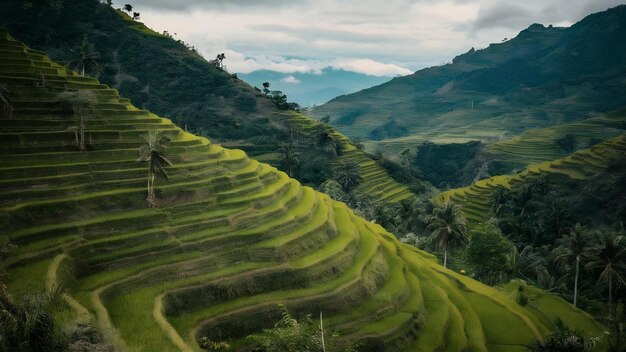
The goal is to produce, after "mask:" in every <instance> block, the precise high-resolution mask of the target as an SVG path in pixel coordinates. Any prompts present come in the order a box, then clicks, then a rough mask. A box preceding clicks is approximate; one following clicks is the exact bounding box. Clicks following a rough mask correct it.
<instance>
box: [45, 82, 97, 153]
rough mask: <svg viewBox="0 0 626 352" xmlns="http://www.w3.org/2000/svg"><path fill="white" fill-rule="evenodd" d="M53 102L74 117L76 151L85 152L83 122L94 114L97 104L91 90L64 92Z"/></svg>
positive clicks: (94, 94)
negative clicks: (58, 103) (59, 104)
mask: <svg viewBox="0 0 626 352" xmlns="http://www.w3.org/2000/svg"><path fill="white" fill-rule="evenodd" d="M55 100H56V101H57V102H60V103H61V106H62V108H63V109H65V110H70V111H71V112H72V113H73V114H74V116H75V117H76V123H77V125H76V130H75V133H76V144H77V146H78V150H80V151H85V150H87V143H86V141H85V120H86V119H88V118H90V117H92V116H93V115H94V113H95V110H94V105H95V104H96V103H97V102H98V98H97V96H96V93H95V92H94V91H93V90H88V89H81V90H77V91H65V92H61V93H59V94H58V95H57V96H56V98H55Z"/></svg>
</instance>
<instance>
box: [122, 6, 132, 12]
mask: <svg viewBox="0 0 626 352" xmlns="http://www.w3.org/2000/svg"><path fill="white" fill-rule="evenodd" d="M124 11H126V12H128V13H131V12H132V11H133V5H131V4H126V5H124Z"/></svg>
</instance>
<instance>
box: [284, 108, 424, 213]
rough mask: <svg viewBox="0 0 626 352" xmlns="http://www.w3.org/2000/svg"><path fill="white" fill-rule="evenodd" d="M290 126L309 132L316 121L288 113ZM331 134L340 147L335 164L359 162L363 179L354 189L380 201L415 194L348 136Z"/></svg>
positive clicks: (397, 199)
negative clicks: (351, 141) (347, 161)
mask: <svg viewBox="0 0 626 352" xmlns="http://www.w3.org/2000/svg"><path fill="white" fill-rule="evenodd" d="M290 122H291V126H292V127H293V128H294V129H296V130H299V131H301V132H302V133H303V134H305V135H306V134H310V133H311V132H310V131H311V130H313V129H314V128H315V127H316V125H317V124H318V123H317V122H315V121H313V120H311V119H310V118H308V117H305V116H302V115H301V114H295V113H294V114H290ZM331 131H332V134H333V136H334V138H335V140H336V141H337V143H338V144H339V146H340V147H341V154H340V155H339V156H338V157H337V158H336V159H335V160H334V161H333V163H334V164H335V165H336V164H338V163H340V162H342V161H346V160H353V161H356V162H357V163H358V164H359V167H360V171H361V176H362V177H363V180H362V181H361V182H360V183H359V185H358V186H357V187H356V191H357V192H359V193H361V194H363V195H367V196H369V197H371V198H372V199H375V200H378V201H382V202H389V203H394V202H399V201H401V200H403V199H407V198H410V197H412V196H415V194H413V192H411V191H410V190H409V189H408V188H407V187H406V186H404V185H402V184H400V183H398V182H396V181H395V180H394V179H393V178H391V177H390V176H389V174H388V173H387V171H385V169H383V168H382V167H381V166H380V165H378V164H377V163H376V161H374V160H373V159H371V158H370V157H368V156H367V155H366V154H365V153H363V151H361V150H360V149H358V148H357V147H355V146H354V145H353V144H352V143H350V141H349V139H348V137H346V136H344V135H343V134H341V133H339V132H337V131H336V130H334V129H332V128H331Z"/></svg>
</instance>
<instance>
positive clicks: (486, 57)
mask: <svg viewBox="0 0 626 352" xmlns="http://www.w3.org/2000/svg"><path fill="white" fill-rule="evenodd" d="M624 37H626V5H621V6H617V7H615V8H612V9H609V10H607V11H605V12H600V13H596V14H592V15H589V16H588V17H586V18H584V19H583V20H581V21H580V22H578V23H576V24H574V25H572V26H571V27H568V28H556V27H552V26H549V27H544V26H543V25H540V24H533V25H531V26H530V27H528V28H527V29H525V30H523V31H521V32H520V33H519V35H518V36H517V37H515V38H513V39H511V40H508V41H505V42H502V43H495V44H491V45H490V46H489V47H487V48H485V49H482V50H474V49H473V48H472V49H471V50H469V51H468V52H466V53H465V54H462V55H459V56H457V57H455V58H454V59H453V60H452V63H450V64H447V65H443V66H437V67H430V68H426V69H423V70H420V71H417V72H416V73H414V74H412V75H409V76H404V77H399V78H394V79H392V80H391V81H389V82H387V83H384V84H382V85H379V86H376V87H372V88H369V89H365V90H363V91H360V92H357V93H354V94H350V95H346V96H341V97H337V98H335V99H333V100H332V101H330V102H328V103H327V104H324V105H322V106H319V107H316V108H315V109H314V111H313V115H314V116H317V117H320V116H326V115H330V116H331V123H333V124H334V125H335V126H336V127H337V128H338V129H339V130H340V131H342V132H344V133H346V134H347V135H348V136H350V137H362V138H369V139H371V140H375V141H382V142H381V143H382V144H385V145H388V146H390V147H392V148H394V146H395V145H398V146H399V147H397V148H395V149H396V150H399V149H400V148H404V147H406V146H415V145H417V144H419V143H421V142H424V141H432V142H435V143H464V142H468V141H486V142H489V141H497V140H498V139H500V138H502V137H507V136H514V135H517V134H519V133H522V132H524V131H526V130H528V129H531V128H541V127H547V126H551V125H555V124H560V123H566V122H572V121H577V120H581V119H584V118H587V117H589V116H590V114H594V113H598V112H608V111H612V110H615V109H618V108H621V107H623V106H625V105H626V96H625V95H624V94H621V92H622V91H623V89H624V86H625V84H626V70H625V67H626V42H625V41H624V40H622V38H624Z"/></svg>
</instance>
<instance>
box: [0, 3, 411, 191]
mask: <svg viewBox="0 0 626 352" xmlns="http://www.w3.org/2000/svg"><path fill="white" fill-rule="evenodd" d="M54 3H55V4H58V5H60V6H61V7H60V8H57V7H54V6H52V4H50V3H49V2H46V1H37V2H34V3H32V6H26V5H25V3H23V2H19V1H11V2H3V3H2V4H0V26H3V27H5V28H7V29H8V30H9V31H10V32H12V33H14V34H15V35H16V36H19V37H18V39H19V40H22V41H24V42H26V43H28V44H29V45H30V46H31V47H33V48H37V49H39V50H42V51H45V52H47V53H48V54H49V55H50V57H52V58H53V59H54V60H56V61H58V62H62V63H64V64H65V63H66V64H68V65H69V67H71V68H78V69H79V70H81V71H82V70H83V68H84V69H85V74H91V75H94V76H95V75H97V77H98V78H99V79H100V80H101V81H102V82H103V83H105V84H107V85H109V86H110V87H113V88H115V89H117V90H119V91H120V92H121V94H123V95H124V96H125V97H128V98H130V100H131V102H132V103H133V104H134V105H135V106H137V107H140V108H141V109H149V110H151V111H153V112H155V113H156V114H159V115H160V116H168V117H170V118H171V120H173V121H174V122H175V123H176V124H178V125H179V126H181V127H183V129H184V130H185V131H187V132H192V133H195V134H197V135H199V136H201V137H210V138H211V139H212V140H213V141H214V142H216V143H220V144H221V145H223V146H225V147H229V148H238V149H241V150H243V151H245V152H246V154H247V155H250V156H251V157H254V158H255V159H258V160H260V161H264V162H267V163H270V164H272V165H273V166H276V167H279V168H280V169H282V170H283V171H286V172H288V173H289V174H290V175H291V176H293V177H294V178H296V179H298V180H299V181H300V182H302V183H304V184H306V185H309V186H313V187H318V186H319V185H320V184H321V183H322V182H324V181H326V180H327V179H329V178H331V177H332V174H333V167H334V166H335V165H338V162H330V161H329V157H328V156H329V155H335V154H336V155H338V156H340V157H342V156H343V155H342V152H344V151H346V152H347V153H348V154H346V156H345V158H354V159H355V160H356V161H357V162H358V163H359V164H360V165H361V167H362V170H363V172H364V175H362V176H363V179H364V180H365V181H364V182H362V185H361V187H359V188H360V191H362V192H361V193H362V194H367V195H368V196H369V197H371V198H372V200H373V201H376V202H397V201H399V200H401V199H406V198H408V197H411V196H413V195H414V194H412V192H411V191H410V190H408V189H407V188H406V187H404V186H403V185H402V184H400V183H399V182H397V181H394V179H392V178H390V177H389V175H386V173H387V172H386V171H385V170H384V169H381V168H378V167H368V168H365V167H364V166H365V165H364V164H367V163H368V162H369V161H371V159H370V158H369V157H368V156H367V155H365V154H364V153H363V152H361V151H360V150H358V149H356V148H354V146H353V145H351V144H350V141H349V140H348V139H347V138H346V137H345V136H342V135H341V134H339V133H338V132H336V131H335V130H334V129H332V128H330V127H328V126H326V125H323V126H322V125H320V124H318V123H317V122H316V121H314V120H312V119H309V118H307V117H305V116H303V115H302V114H300V113H299V112H297V111H295V110H294V109H296V110H297V109H298V107H297V106H295V105H294V104H292V103H288V102H287V97H286V96H285V95H284V94H283V93H282V92H280V91H271V90H270V89H269V85H268V86H267V87H264V90H263V91H261V90H260V89H259V90H257V89H255V88H254V87H251V86H249V85H248V84H246V83H245V82H243V81H241V80H239V79H237V78H236V76H234V75H231V74H229V73H228V72H227V71H226V70H225V65H226V64H227V62H228V58H226V56H225V55H223V53H221V54H217V56H216V57H215V59H212V60H205V59H204V58H203V57H201V56H200V54H199V53H198V52H197V50H196V49H195V48H194V47H193V46H191V45H189V44H187V43H184V42H183V41H181V40H177V39H175V38H174V37H172V35H171V34H170V33H168V32H164V33H163V34H160V33H156V32H154V31H152V30H150V29H149V28H147V27H146V26H144V25H143V24H142V23H141V22H139V21H138V20H136V19H133V18H131V17H130V16H129V14H131V15H132V14H133V12H134V11H133V9H132V6H131V9H130V10H128V9H126V11H123V10H114V9H113V8H112V7H111V6H108V5H106V4H103V3H101V2H100V1H98V0H85V1H80V2H78V3H75V2H72V3H70V2H69V1H67V0H61V1H58V2H57V1H55V2H54ZM120 5H121V4H120ZM135 11H136V10H135ZM127 13H128V14H127ZM41 33H46V35H45V36H44V35H41ZM72 48H73V49H72ZM77 59H78V60H77ZM100 68H101V70H100ZM155 72H158V73H159V74H155ZM37 73H39V72H37ZM37 77H39V78H41V77H45V76H41V75H39V74H37ZM0 96H1V95H0ZM0 102H2V100H1V99H0ZM0 104H2V105H3V106H6V104H3V103H0ZM0 107H2V106H0ZM320 132H323V133H325V134H326V135H327V137H331V138H326V139H323V140H320V139H319V138H318V137H320V136H322V137H323V133H320ZM285 142H287V144H291V145H292V150H293V151H294V152H297V153H300V161H301V163H300V164H299V165H298V168H297V169H294V168H293V166H292V163H285V160H284V158H283V157H284V153H283V151H282V150H280V149H281V147H283V145H284V144H285ZM331 159H332V158H331ZM369 164H373V162H371V163H369ZM368 178H372V180H371V181H368ZM381 183H382V184H384V188H380V189H376V190H377V192H367V191H368V190H371V189H372V188H373V187H372V185H379V184H381Z"/></svg>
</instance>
